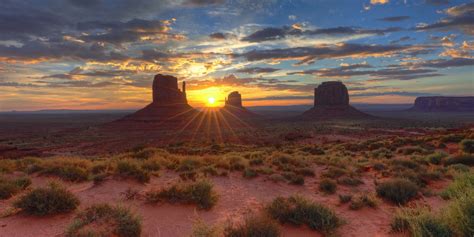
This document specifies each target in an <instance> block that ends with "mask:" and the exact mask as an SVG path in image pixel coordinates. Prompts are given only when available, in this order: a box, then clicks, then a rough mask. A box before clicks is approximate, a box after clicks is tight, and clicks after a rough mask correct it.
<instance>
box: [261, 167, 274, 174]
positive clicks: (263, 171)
mask: <svg viewBox="0 0 474 237" xmlns="http://www.w3.org/2000/svg"><path fill="white" fill-rule="evenodd" d="M257 172H258V173H260V174H266V175H271V174H273V173H274V172H275V171H273V169H272V168H270V167H260V168H258V169H257Z"/></svg>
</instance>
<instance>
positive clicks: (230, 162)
mask: <svg viewBox="0 0 474 237" xmlns="http://www.w3.org/2000/svg"><path fill="white" fill-rule="evenodd" d="M218 166H219V167H221V168H225V169H229V170H239V171H241V170H244V169H245V167H246V166H247V165H246V160H245V159H244V158H242V157H240V156H237V155H231V156H228V157H224V159H223V161H222V162H220V163H219V164H218Z"/></svg>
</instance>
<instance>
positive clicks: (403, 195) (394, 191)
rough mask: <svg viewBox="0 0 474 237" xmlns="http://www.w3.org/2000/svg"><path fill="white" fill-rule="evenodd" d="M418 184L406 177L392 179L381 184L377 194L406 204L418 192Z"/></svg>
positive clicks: (397, 202)
mask: <svg viewBox="0 0 474 237" xmlns="http://www.w3.org/2000/svg"><path fill="white" fill-rule="evenodd" d="M418 189H419V188H418V186H417V185H416V184H414V183H413V182H411V181H409V180H406V179H392V180H389V181H386V182H383V183H381V184H379V185H378V186H377V188H376V190H377V194H378V195H379V196H380V197H382V198H384V199H387V200H389V201H392V202H394V203H396V204H405V203H407V202H408V201H410V200H411V199H413V198H414V197H415V196H416V195H417V193H418Z"/></svg>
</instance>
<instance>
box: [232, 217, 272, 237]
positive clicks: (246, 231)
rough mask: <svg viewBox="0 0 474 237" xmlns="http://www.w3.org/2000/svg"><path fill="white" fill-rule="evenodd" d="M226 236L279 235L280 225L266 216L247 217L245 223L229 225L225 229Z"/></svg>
mask: <svg viewBox="0 0 474 237" xmlns="http://www.w3.org/2000/svg"><path fill="white" fill-rule="evenodd" d="M224 236H226V237H257V236H258V237H278V236H280V227H279V226H278V223H276V222H275V221H274V220H272V219H270V218H268V217H266V216H264V215H260V216H250V217H246V218H245V220H244V223H242V224H239V225H229V226H227V227H226V228H225V229H224Z"/></svg>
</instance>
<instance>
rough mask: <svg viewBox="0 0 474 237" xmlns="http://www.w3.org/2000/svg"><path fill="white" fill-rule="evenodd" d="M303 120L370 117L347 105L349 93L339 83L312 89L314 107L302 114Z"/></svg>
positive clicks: (332, 82) (324, 84) (334, 82)
mask: <svg viewBox="0 0 474 237" xmlns="http://www.w3.org/2000/svg"><path fill="white" fill-rule="evenodd" d="M303 117H305V118H316V119H332V118H349V119H355V118H368V117H370V115H368V114H365V113H362V112H360V111H359V110H357V109H355V108H354V107H352V106H350V105H349V93H348V91H347V88H346V86H345V85H344V84H343V83H342V82H339V81H328V82H323V83H322V84H321V85H319V86H318V87H317V88H315V89H314V107H313V108H311V109H310V110H308V111H306V112H304V113H303Z"/></svg>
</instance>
